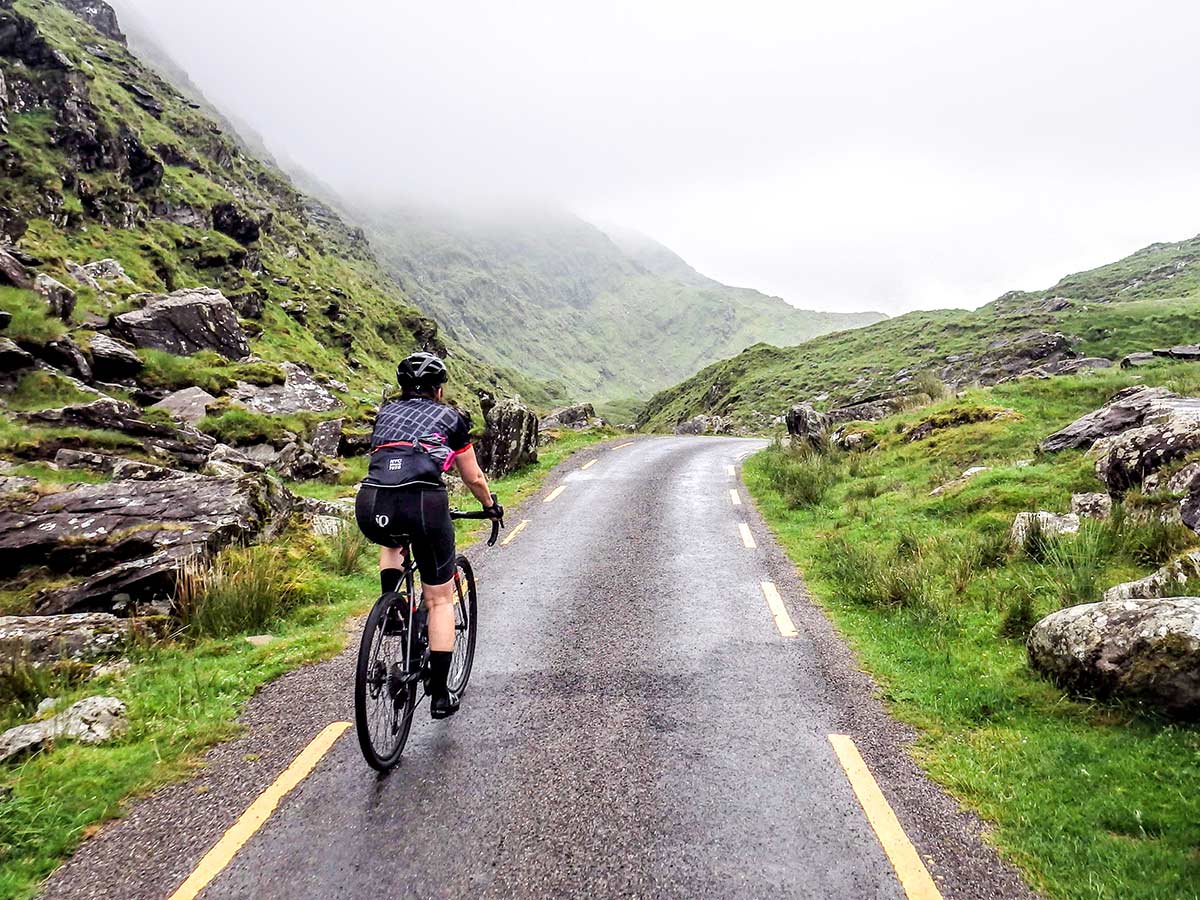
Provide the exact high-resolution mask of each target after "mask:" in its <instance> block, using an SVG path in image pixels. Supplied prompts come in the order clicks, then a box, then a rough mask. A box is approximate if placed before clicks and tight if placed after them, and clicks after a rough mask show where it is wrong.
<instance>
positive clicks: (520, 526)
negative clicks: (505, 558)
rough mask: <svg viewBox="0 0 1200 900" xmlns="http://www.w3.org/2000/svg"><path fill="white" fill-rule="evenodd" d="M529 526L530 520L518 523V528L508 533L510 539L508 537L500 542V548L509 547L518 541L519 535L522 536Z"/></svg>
mask: <svg viewBox="0 0 1200 900" xmlns="http://www.w3.org/2000/svg"><path fill="white" fill-rule="evenodd" d="M528 524H529V520H528V519H522V520H521V522H520V523H518V525H517V527H516V528H514V529H513V530H512V531H510V532H509V533H508V537H506V538H505V539H504V540H502V541H501V542H500V546H501V547H507V546H508V545H509V544H511V543H512V542H513V541H515V540H516V539H517V535H518V534H520V533H521V532H522V531H524V530H525V527H526V526H527V525H528Z"/></svg>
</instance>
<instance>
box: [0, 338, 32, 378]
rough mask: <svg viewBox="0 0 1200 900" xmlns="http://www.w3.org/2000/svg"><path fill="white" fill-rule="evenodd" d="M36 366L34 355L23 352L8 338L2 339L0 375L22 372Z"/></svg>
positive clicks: (0, 344) (0, 340)
mask: <svg viewBox="0 0 1200 900" xmlns="http://www.w3.org/2000/svg"><path fill="white" fill-rule="evenodd" d="M35 364H36V360H34V358H33V355H32V354H30V353H27V352H26V351H24V350H22V349H21V348H20V347H18V346H17V345H16V344H14V343H13V342H12V341H10V340H9V339H8V338H0V374H9V373H12V372H22V371H24V370H25V369H31V368H33V366H34V365H35Z"/></svg>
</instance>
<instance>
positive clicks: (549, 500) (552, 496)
mask: <svg viewBox="0 0 1200 900" xmlns="http://www.w3.org/2000/svg"><path fill="white" fill-rule="evenodd" d="M566 489H567V486H566V485H565V484H560V485H559V486H558V487H556V488H555V489H554V490H552V491H551V492H550V495H549V496H548V497H546V499H545V500H543V501H542V502H543V503H553V502H554V501H555V500H557V499H558V495H559V494H561V493H562V492H563V491H565V490H566Z"/></svg>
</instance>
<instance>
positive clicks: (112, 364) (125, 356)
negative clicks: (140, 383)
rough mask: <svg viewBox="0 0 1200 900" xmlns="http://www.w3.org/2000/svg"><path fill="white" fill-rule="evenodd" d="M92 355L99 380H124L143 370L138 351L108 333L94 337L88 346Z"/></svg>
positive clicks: (93, 371)
mask: <svg viewBox="0 0 1200 900" xmlns="http://www.w3.org/2000/svg"><path fill="white" fill-rule="evenodd" d="M88 349H89V351H90V352H91V355H92V374H93V375H95V377H96V380H98V381H109V382H111V381H123V380H125V379H126V378H132V377H133V376H135V375H137V373H138V372H140V371H142V368H143V367H144V365H145V364H144V363H143V362H142V360H141V357H139V356H138V355H137V354H136V353H134V352H133V351H132V350H131V349H130V348H129V347H127V346H125V345H124V344H122V343H121V342H120V341H115V340H113V339H112V338H110V337H109V336H108V335H106V334H97V335H94V336H93V337H92V340H91V346H90V347H89V348H88Z"/></svg>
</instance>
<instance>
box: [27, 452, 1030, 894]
mask: <svg viewBox="0 0 1200 900" xmlns="http://www.w3.org/2000/svg"><path fill="white" fill-rule="evenodd" d="M614 443H615V442H614ZM612 446H613V445H612V444H610V445H609V448H607V449H604V450H600V451H595V452H593V453H587V454H584V455H582V456H580V457H577V458H576V459H574V460H572V461H570V462H569V463H567V464H566V465H565V466H564V467H563V469H562V470H561V472H560V473H559V476H558V477H557V478H555V479H554V480H552V482H551V484H550V485H549V486H548V487H547V488H546V490H544V491H543V492H542V494H541V495H539V497H538V498H537V499H535V500H534V501H532V502H530V503H529V504H527V505H526V507H525V509H524V510H521V511H518V513H517V514H516V515H513V516H512V517H511V518H510V522H509V524H510V527H511V526H514V525H516V524H517V523H518V522H519V521H520V520H521V519H524V518H527V519H529V520H530V523H529V525H528V527H527V528H526V529H525V531H523V532H522V533H521V534H520V535H519V536H518V537H517V538H516V539H515V540H514V541H513V542H512V543H511V544H509V545H508V546H505V547H497V548H494V549H490V550H488V549H485V548H483V547H482V546H480V547H478V548H477V549H475V550H473V551H472V552H471V556H472V557H473V560H474V562H475V565H476V573H477V578H478V581H479V589H480V632H479V645H478V650H477V655H476V661H475V668H474V671H473V674H472V677H471V683H470V687H469V689H468V692H467V694H466V697H465V698H464V704H463V709H462V711H461V712H460V713H459V715H458V716H456V717H455V718H453V719H451V720H449V721H448V722H442V723H434V722H431V721H429V720H428V718H427V714H426V710H427V706H422V707H421V709H420V710H419V718H418V720H417V722H416V723H415V724H414V727H413V733H412V736H411V737H410V739H409V743H408V747H407V748H406V750H405V755H404V760H403V763H402V764H401V766H400V767H399V768H398V769H396V770H395V771H394V772H393V773H392V774H391V775H390V776H389V777H386V778H383V779H380V778H378V777H377V776H376V775H375V773H373V772H372V771H371V770H369V769H368V768H367V767H366V765H365V764H364V763H363V761H362V759H361V757H360V755H359V751H358V747H357V743H356V741H355V739H354V735H353V732H352V731H351V732H347V733H346V734H345V735H344V736H343V737H342V738H341V739H340V740H339V741H338V743H337V744H336V745H335V746H334V748H333V749H332V750H331V751H330V752H329V754H328V755H327V756H326V757H325V758H324V759H323V760H322V761H321V763H320V764H319V766H318V767H317V769H316V770H315V771H314V772H313V773H312V774H311V775H310V776H309V777H308V779H307V780H306V781H305V782H304V783H303V784H302V785H301V786H300V787H299V788H297V789H296V790H295V791H294V792H293V793H291V794H290V795H289V796H288V797H287V798H285V800H284V801H283V803H282V805H281V807H280V808H279V810H278V811H277V812H276V813H275V814H274V816H272V818H271V819H270V820H269V821H268V822H267V824H266V825H265V826H264V827H263V829H262V830H261V831H259V832H258V833H257V834H256V835H255V836H254V837H253V838H252V839H251V840H250V842H249V843H248V844H247V845H246V846H245V847H244V848H243V849H242V850H241V852H240V853H239V854H238V856H237V857H236V858H235V860H234V861H233V863H232V864H231V865H230V866H229V867H228V868H227V869H226V870H225V871H224V872H223V873H222V874H221V875H220V876H218V877H217V879H216V880H215V881H214V882H213V883H212V884H211V885H210V887H209V888H208V889H207V890H206V891H205V892H204V894H203V895H202V896H203V897H204V898H206V900H216V898H367V897H371V898H374V897H400V898H433V897H567V896H571V897H573V896H584V895H586V896H590V897H594V898H605V897H618V896H619V897H655V898H657V897H664V898H667V897H671V898H673V897H678V898H702V897H753V898H770V897H814V898H815V897H822V898H825V897H848V898H899V897H903V896H904V894H903V891H902V890H901V888H900V886H899V884H898V882H897V880H896V877H895V875H894V873H893V871H892V869H891V867H890V865H889V863H888V861H887V859H886V857H885V856H884V853H883V851H882V849H881V847H880V845H879V843H878V841H877V840H876V838H875V836H874V834H873V832H872V831H871V829H870V826H869V825H868V824H867V821H866V819H865V817H864V815H863V813H862V811H861V809H860V808H859V806H858V804H857V802H856V800H855V798H854V795H853V793H852V791H851V788H850V786H849V784H848V783H847V780H846V777H845V775H844V774H843V772H842V770H841V768H840V767H839V765H838V763H837V761H836V758H835V756H834V754H833V751H832V749H831V748H830V745H829V742H828V735H829V734H830V733H834V732H839V731H843V730H847V726H853V725H854V722H855V716H856V715H860V714H861V713H856V712H852V711H850V710H848V708H847V707H848V706H849V705H850V704H856V705H857V704H858V701H859V700H860V699H862V698H864V697H865V696H866V693H865V691H864V688H863V685H862V684H859V683H858V682H856V681H855V678H860V676H857V675H855V674H850V675H845V676H844V677H843V675H841V674H838V671H839V669H840V668H846V669H847V670H849V668H850V667H849V665H848V663H846V661H845V660H840V661H839V660H837V659H832V658H831V654H830V652H829V651H828V648H827V647H824V645H825V644H828V643H829V642H830V641H831V640H835V639H833V638H832V637H831V636H830V634H829V633H828V632H827V631H826V629H825V626H824V623H823V620H821V619H820V617H819V613H815V611H814V610H813V608H812V607H811V605H809V604H808V603H807V602H806V601H804V600H803V598H802V597H800V596H797V595H798V594H799V593H800V586H799V583H798V582H797V581H795V580H794V578H791V577H789V576H782V575H781V576H780V577H777V578H775V579H774V580H776V581H777V583H778V584H779V586H780V589H781V591H782V592H783V593H784V596H785V600H786V601H787V602H788V604H789V606H792V607H793V609H794V613H795V618H796V620H797V625H798V626H800V636H799V637H796V638H792V639H785V638H783V637H781V636H780V634H779V632H778V630H777V628H776V626H775V623H774V621H773V619H772V617H771V615H770V614H769V612H768V610H767V606H766V603H765V601H764V599H763V595H762V592H761V587H760V585H761V583H762V582H763V581H768V580H772V572H775V573H779V572H780V557H779V554H778V551H777V550H775V549H774V548H773V546H772V545H771V541H770V538H769V535H768V534H767V533H766V532H765V530H764V529H763V528H762V527H761V525H760V524H759V522H758V519H757V516H756V515H754V513H753V510H752V509H751V508H750V507H748V506H746V505H743V506H740V507H738V506H734V505H733V504H732V502H731V498H730V489H731V488H734V487H736V486H737V481H736V479H735V477H733V476H732V475H730V474H729V472H728V467H729V466H730V465H735V464H736V463H737V461H738V459H739V458H740V457H741V456H744V455H745V454H747V453H748V452H751V451H753V450H755V449H757V448H758V447H760V446H762V442H756V441H748V440H735V439H700V438H652V439H643V440H639V441H637V442H636V443H635V444H634V445H633V446H630V447H624V448H622V449H612ZM593 457H594V458H596V459H597V460H598V462H597V463H596V464H595V465H594V466H592V467H591V468H589V469H587V470H581V468H580V464H581V463H582V462H585V461H587V460H588V459H589V458H593ZM557 485H562V486H565V490H564V492H563V493H562V494H561V495H560V496H559V497H558V498H557V499H555V500H554V501H553V502H552V503H548V504H547V503H542V502H541V497H544V496H545V495H546V494H547V493H548V491H549V490H550V488H551V487H554V486H557ZM742 498H743V503H748V498H747V497H746V495H745V492H744V491H742ZM739 522H750V523H751V524H752V527H753V529H754V532H755V536H756V538H757V540H758V543H759V549H755V550H752V549H747V548H746V547H745V546H744V545H743V543H742V539H741V537H740V536H739V533H738V523H739ZM801 607H802V608H801ZM814 616H815V618H814ZM810 620H811V621H814V622H818V623H819V624H817V625H814V626H813V627H811V628H810V627H807V626H806V625H805V623H806V622H808V621H810ZM356 643H357V642H356V641H352V644H355V645H356ZM839 652H840V651H839ZM836 655H837V654H834V656H836ZM351 662H352V655H351V654H349V653H348V654H343V656H341V657H339V658H338V659H337V660H333V661H331V662H329V663H324V664H321V665H319V666H314V667H310V668H309V669H307V670H304V671H302V672H299V673H296V674H294V675H293V676H289V677H287V678H284V679H281V680H280V681H279V682H277V683H276V684H275V685H272V686H271V687H270V688H268V689H267V690H266V691H264V692H263V693H262V695H260V696H259V697H258V698H256V699H255V701H254V702H253V703H252V704H251V707H250V708H249V709H248V711H247V714H246V716H245V717H244V720H245V721H246V723H247V725H248V726H249V731H248V733H247V734H246V736H245V737H243V738H241V739H239V741H237V742H234V743H233V744H230V745H226V746H225V747H223V748H218V749H217V750H216V751H214V752H213V754H211V755H210V758H209V764H208V767H207V769H206V770H205V772H204V773H202V774H201V775H200V776H199V778H198V779H196V780H195V781H194V782H192V783H190V784H187V785H180V786H176V787H173V788H168V789H166V790H165V791H161V792H159V793H158V794H157V795H155V796H154V797H152V798H150V799H149V800H147V801H145V802H143V803H141V804H138V805H137V806H135V808H134V810H133V812H132V814H131V815H130V816H129V817H128V818H127V819H126V820H124V821H122V822H120V823H117V824H115V825H113V826H110V827H109V828H106V829H104V831H103V832H102V833H101V834H100V836H99V837H97V838H95V839H93V840H92V841H90V842H89V843H88V844H87V845H85V847H84V848H83V849H82V850H81V852H80V853H79V854H77V856H76V858H75V859H74V860H73V861H72V862H71V863H70V864H68V865H67V866H65V867H64V868H63V869H61V870H60V871H59V873H57V875H56V876H55V877H54V878H53V879H52V880H51V882H50V883H49V884H48V887H47V890H46V896H47V897H53V898H79V897H131V898H137V897H164V896H166V895H167V894H169V893H170V892H171V890H173V889H174V887H175V886H177V885H178V884H179V882H180V881H182V880H183V878H184V877H186V875H187V874H188V872H189V871H190V870H191V868H192V867H193V866H194V865H195V863H196V861H197V860H198V858H199V857H200V856H201V855H202V854H203V853H204V851H205V850H206V849H207V848H208V847H209V846H211V844H212V843H213V842H214V841H215V840H216V839H217V837H219V836H220V834H221V833H222V832H223V831H224V829H226V828H228V827H229V825H230V824H232V821H233V820H234V819H236V817H237V815H238V814H239V813H240V812H241V810H242V809H244V808H245V806H246V805H247V804H248V803H249V802H250V800H251V799H253V797H254V796H255V794H256V793H257V792H258V791H260V790H261V789H262V787H263V786H265V785H266V784H268V783H269V782H270V780H271V779H272V778H273V777H274V776H275V775H277V774H278V772H279V771H280V770H282V768H283V767H284V766H286V764H287V763H288V762H289V761H290V759H291V757H292V756H294V755H295V753H296V752H297V751H298V750H299V748H300V747H302V746H303V745H304V743H305V742H306V741H307V740H309V739H311V737H312V736H313V735H315V734H316V733H317V732H318V731H319V730H320V729H321V728H322V727H324V726H325V725H326V724H328V723H329V722H331V721H337V720H339V719H344V720H352V718H353V715H352V710H351V707H350V695H351V681H350V679H351V671H352V669H351ZM870 702H871V703H872V704H873V703H874V701H873V700H872V701H870ZM864 703H865V701H864ZM871 716H873V717H874V718H872V719H871V720H870V721H869V722H867V721H864V722H863V723H861V724H862V729H861V730H862V731H863V732H864V741H863V746H864V753H866V754H867V756H868V760H869V761H870V760H871V758H872V754H876V755H879V756H881V758H887V759H891V758H893V757H902V756H903V754H902V753H900V752H899V751H897V750H896V749H895V748H896V746H897V745H898V744H899V743H901V742H903V740H904V739H905V738H904V736H903V735H901V736H900V737H895V736H894V735H892V734H891V731H892V728H891V725H889V724H888V722H887V721H886V720H885V719H881V718H880V717H879V714H878V712H872V713H871ZM851 733H854V732H853V731H851ZM872 734H873V735H874V738H872ZM881 735H882V736H881ZM251 750H252V751H253V753H250V752H249V751H251ZM251 759H252V760H253V762H247V761H246V760H251ZM888 765H891V766H892V767H893V769H894V770H895V772H896V773H899V774H897V775H896V779H897V781H904V782H907V783H908V786H907V788H904V789H902V790H901V791H900V792H899V793H895V792H893V791H892V789H891V787H890V786H889V785H887V784H886V783H885V785H884V786H885V791H886V792H888V793H889V795H890V798H891V799H892V802H893V805H895V806H896V807H897V813H898V814H899V815H900V817H901V820H902V821H903V822H905V823H906V826H909V827H910V836H911V837H913V839H914V842H915V843H916V844H917V846H918V849H919V850H920V851H921V853H922V855H923V856H925V857H927V858H928V859H929V860H930V863H931V869H932V870H933V872H934V874H935V876H937V877H938V878H939V883H940V885H941V886H942V889H943V893H945V894H946V896H947V897H954V896H962V897H977V896H978V897H992V896H1006V897H1007V896H1022V895H1023V889H1022V888H1021V887H1020V885H1019V882H1018V881H1016V880H1015V879H1014V878H1013V876H1012V873H1011V872H1009V871H1008V870H1007V869H1005V867H1003V866H1002V865H1000V864H999V863H998V862H997V861H996V860H995V859H994V857H993V856H992V854H991V852H990V851H989V850H988V849H987V848H986V847H984V846H983V844H982V843H980V842H979V840H978V838H977V836H976V834H975V832H976V831H977V824H976V823H974V822H973V821H971V820H969V819H967V818H965V817H963V816H962V814H961V813H958V812H957V810H955V809H954V808H953V804H952V803H950V802H949V801H948V800H947V799H946V798H945V797H944V795H941V794H940V792H938V791H936V789H934V788H932V787H931V786H929V785H928V783H927V782H925V781H924V779H921V778H920V776H919V775H917V774H915V770H914V769H913V767H912V766H911V763H909V762H908V761H907V758H904V759H900V760H898V761H894V762H891V763H887V764H886V765H885V766H884V768H885V769H886V768H887V766H888ZM873 767H874V764H873ZM881 781H884V779H883V778H881ZM906 806H907V808H906ZM931 812H932V815H930V813H931ZM931 819H932V821H931ZM939 863H941V865H939Z"/></svg>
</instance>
